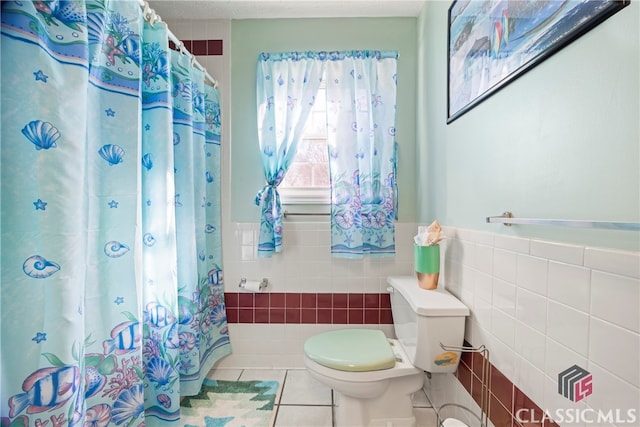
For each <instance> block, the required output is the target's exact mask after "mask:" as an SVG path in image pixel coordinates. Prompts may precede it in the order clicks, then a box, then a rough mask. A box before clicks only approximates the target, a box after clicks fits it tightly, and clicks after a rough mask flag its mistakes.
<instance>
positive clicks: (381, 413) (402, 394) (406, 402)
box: [334, 372, 423, 427]
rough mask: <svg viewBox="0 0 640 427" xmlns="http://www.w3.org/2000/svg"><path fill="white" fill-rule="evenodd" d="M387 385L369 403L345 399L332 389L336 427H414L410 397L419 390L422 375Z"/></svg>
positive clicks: (406, 377) (396, 379)
mask: <svg viewBox="0 0 640 427" xmlns="http://www.w3.org/2000/svg"><path fill="white" fill-rule="evenodd" d="M388 384H389V386H388V387H387V389H386V390H385V391H384V393H382V394H381V395H379V396H378V397H374V398H370V399H362V398H354V397H350V396H345V395H344V394H342V393H340V392H338V391H336V390H335V389H334V393H335V395H336V407H335V416H336V420H335V421H336V427H354V426H359V427H360V426H362V427H365V426H367V427H416V418H415V416H414V414H413V402H412V400H411V397H412V396H413V393H415V392H416V391H418V390H420V388H422V385H423V374H422V372H420V373H418V374H415V375H408V376H404V377H400V378H394V379H392V380H390V381H389V383H388Z"/></svg>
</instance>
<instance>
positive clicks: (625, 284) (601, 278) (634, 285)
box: [591, 270, 640, 332]
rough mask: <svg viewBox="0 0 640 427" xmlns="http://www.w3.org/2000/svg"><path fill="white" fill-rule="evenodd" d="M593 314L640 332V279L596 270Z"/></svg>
mask: <svg viewBox="0 0 640 427" xmlns="http://www.w3.org/2000/svg"><path fill="white" fill-rule="evenodd" d="M591 315H593V316H596V317H598V318H600V319H603V320H607V321H609V322H612V323H615V324H616V325H618V326H622V327H624V328H627V329H631V330H632V331H634V332H640V280H639V279H635V278H630V277H625V276H618V275H615V274H608V273H603V272H601V271H595V270H594V271H593V272H592V273H591Z"/></svg>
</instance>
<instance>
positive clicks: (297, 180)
mask: <svg viewBox="0 0 640 427" xmlns="http://www.w3.org/2000/svg"><path fill="white" fill-rule="evenodd" d="M326 94H327V88H326V84H325V79H324V78H323V79H322V83H321V84H320V88H319V89H318V93H317V95H316V99H315V102H314V104H313V109H312V110H311V113H310V114H309V118H308V119H307V123H306V126H305V129H304V134H303V136H302V138H301V139H300V142H298V149H297V151H296V157H295V158H294V159H293V162H292V163H291V165H290V166H289V170H288V171H287V175H286V176H285V178H284V180H283V181H282V183H281V184H280V185H279V186H278V192H279V193H280V199H281V201H282V203H283V204H323V205H324V204H327V205H328V204H330V203H331V186H330V185H331V183H330V181H329V157H328V150H327V101H326V99H327V98H326Z"/></svg>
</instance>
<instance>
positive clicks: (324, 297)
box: [318, 294, 333, 308]
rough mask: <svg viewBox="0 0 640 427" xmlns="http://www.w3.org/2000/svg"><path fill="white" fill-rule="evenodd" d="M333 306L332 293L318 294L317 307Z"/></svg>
mask: <svg viewBox="0 0 640 427" xmlns="http://www.w3.org/2000/svg"><path fill="white" fill-rule="evenodd" d="M331 307H333V294H318V308H331Z"/></svg>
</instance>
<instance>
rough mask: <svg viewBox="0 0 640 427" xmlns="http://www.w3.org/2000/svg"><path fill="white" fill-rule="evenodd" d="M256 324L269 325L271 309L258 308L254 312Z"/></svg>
mask: <svg viewBox="0 0 640 427" xmlns="http://www.w3.org/2000/svg"><path fill="white" fill-rule="evenodd" d="M254 321H255V323H269V309H268V308H256V310H255V312H254Z"/></svg>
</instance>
